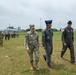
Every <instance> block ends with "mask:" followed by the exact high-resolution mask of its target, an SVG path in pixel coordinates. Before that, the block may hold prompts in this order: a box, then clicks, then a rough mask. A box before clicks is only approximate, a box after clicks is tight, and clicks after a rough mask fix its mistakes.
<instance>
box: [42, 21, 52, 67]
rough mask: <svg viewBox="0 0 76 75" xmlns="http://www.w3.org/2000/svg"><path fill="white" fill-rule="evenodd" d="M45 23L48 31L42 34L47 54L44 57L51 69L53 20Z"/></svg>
mask: <svg viewBox="0 0 76 75" xmlns="http://www.w3.org/2000/svg"><path fill="white" fill-rule="evenodd" d="M45 23H46V29H45V30H44V31H43V33H42V44H43V47H44V49H45V52H46V54H45V55H43V57H44V59H45V60H46V62H47V66H48V67H49V68H51V64H50V62H51V54H52V50H53V44H52V37H53V31H52V29H51V26H52V25H51V24H52V20H48V21H45Z"/></svg>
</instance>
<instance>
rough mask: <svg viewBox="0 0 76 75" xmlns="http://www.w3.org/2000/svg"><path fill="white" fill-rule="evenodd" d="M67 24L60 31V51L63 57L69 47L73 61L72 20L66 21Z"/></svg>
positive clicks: (72, 61)
mask: <svg viewBox="0 0 76 75" xmlns="http://www.w3.org/2000/svg"><path fill="white" fill-rule="evenodd" d="M67 24H68V25H67V27H66V28H65V29H64V31H63V32H62V44H63V48H62V51H61V57H63V55H64V54H65V52H66V50H67V48H69V49H70V58H71V63H74V61H75V56H74V33H73V28H72V27H71V25H72V21H68V23H67Z"/></svg>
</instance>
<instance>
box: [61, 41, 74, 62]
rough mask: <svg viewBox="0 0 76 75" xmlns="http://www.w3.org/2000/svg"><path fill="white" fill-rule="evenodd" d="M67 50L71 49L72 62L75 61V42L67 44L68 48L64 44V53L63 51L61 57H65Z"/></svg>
mask: <svg viewBox="0 0 76 75" xmlns="http://www.w3.org/2000/svg"><path fill="white" fill-rule="evenodd" d="M67 48H69V50H70V58H71V61H75V55H74V45H73V42H67V43H66V46H64V44H63V48H62V51H61V57H63V55H64V54H65V52H66V50H67Z"/></svg>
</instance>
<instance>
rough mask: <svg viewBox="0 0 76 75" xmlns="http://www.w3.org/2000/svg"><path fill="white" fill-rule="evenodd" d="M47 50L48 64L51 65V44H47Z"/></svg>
mask: <svg viewBox="0 0 76 75" xmlns="http://www.w3.org/2000/svg"><path fill="white" fill-rule="evenodd" d="M45 52H46V54H45V55H46V62H47V65H48V66H50V62H51V54H50V53H51V46H47V47H46V49H45Z"/></svg>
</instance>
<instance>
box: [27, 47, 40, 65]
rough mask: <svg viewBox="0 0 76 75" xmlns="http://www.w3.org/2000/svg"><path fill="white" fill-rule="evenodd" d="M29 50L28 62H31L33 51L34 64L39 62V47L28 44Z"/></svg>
mask: <svg viewBox="0 0 76 75" xmlns="http://www.w3.org/2000/svg"><path fill="white" fill-rule="evenodd" d="M29 49H30V51H28V54H29V57H30V62H31V63H33V61H34V60H33V53H34V55H35V64H37V63H38V62H39V58H40V53H39V47H38V46H37V47H34V46H29Z"/></svg>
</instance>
